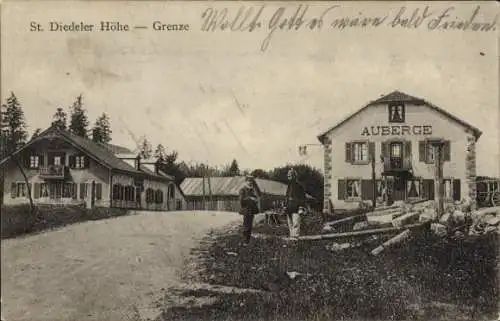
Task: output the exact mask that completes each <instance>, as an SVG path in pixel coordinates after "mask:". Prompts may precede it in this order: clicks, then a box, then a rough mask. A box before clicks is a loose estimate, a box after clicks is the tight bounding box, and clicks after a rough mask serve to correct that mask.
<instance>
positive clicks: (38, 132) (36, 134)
mask: <svg viewBox="0 0 500 321" xmlns="http://www.w3.org/2000/svg"><path fill="white" fill-rule="evenodd" d="M41 132H42V129H41V128H37V129H35V131H34V132H33V135H31V139H33V138H36V137H37V136H38V135H40V133H41Z"/></svg>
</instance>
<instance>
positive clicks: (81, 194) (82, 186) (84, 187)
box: [80, 183, 87, 200]
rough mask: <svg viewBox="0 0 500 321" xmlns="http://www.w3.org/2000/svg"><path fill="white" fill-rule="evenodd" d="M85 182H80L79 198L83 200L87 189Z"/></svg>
mask: <svg viewBox="0 0 500 321" xmlns="http://www.w3.org/2000/svg"><path fill="white" fill-rule="evenodd" d="M86 187H87V186H86V185H85V183H80V199H81V200H83V199H85V196H87V195H86V194H87V189H86Z"/></svg>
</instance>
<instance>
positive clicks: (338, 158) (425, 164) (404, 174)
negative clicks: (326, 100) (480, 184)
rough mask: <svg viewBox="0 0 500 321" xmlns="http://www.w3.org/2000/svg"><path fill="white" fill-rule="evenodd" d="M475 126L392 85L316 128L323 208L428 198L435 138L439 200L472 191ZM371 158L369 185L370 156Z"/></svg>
mask: <svg viewBox="0 0 500 321" xmlns="http://www.w3.org/2000/svg"><path fill="white" fill-rule="evenodd" d="M480 136H481V131H480V130H479V129H477V128H475V127H473V126H471V125H469V124H467V123H466V122H464V121H463V120H460V119H458V118H457V117H455V116H453V115H451V114H449V113H448V112H446V111H445V110H443V109H441V108H439V107H437V106H435V105H433V104H432V103H430V102H428V101H425V100H424V99H421V98H417V97H413V96H410V95H407V94H405V93H402V92H398V91H395V92H393V93H391V94H388V95H386V96H383V97H381V98H379V99H377V100H374V101H371V102H370V103H368V104H367V105H365V106H364V107H363V108H361V109H360V110H358V111H357V112H356V113H354V114H352V115H350V116H349V117H347V118H346V119H345V120H343V121H342V122H340V123H339V124H337V125H336V126H334V127H332V128H330V129H329V130H328V131H326V132H325V133H323V134H321V135H320V136H319V137H318V139H319V140H320V142H321V143H322V144H323V146H324V172H325V204H324V208H325V210H331V208H330V207H331V206H333V207H334V208H352V207H356V206H358V204H359V202H360V201H366V202H371V200H372V198H373V194H374V193H377V202H383V201H384V200H386V199H387V196H388V194H389V193H390V195H391V198H392V199H393V200H394V201H398V200H409V199H434V195H435V188H434V177H435V166H434V155H435V147H434V146H435V143H436V142H440V143H441V144H443V145H442V146H443V148H442V154H443V158H442V160H443V183H444V197H445V200H460V199H462V198H463V197H465V196H468V197H470V198H471V199H473V200H474V199H475V197H476V184H475V178H476V161H475V159H476V155H475V144H476V142H477V140H478V139H479V137H480ZM372 159H373V160H374V162H375V183H376V188H375V190H374V188H373V180H372V162H371V160H372Z"/></svg>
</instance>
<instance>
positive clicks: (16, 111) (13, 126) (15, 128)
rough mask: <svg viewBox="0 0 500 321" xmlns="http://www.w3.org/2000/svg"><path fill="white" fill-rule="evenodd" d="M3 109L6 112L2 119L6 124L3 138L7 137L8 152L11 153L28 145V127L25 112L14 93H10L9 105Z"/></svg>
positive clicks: (6, 147)
mask: <svg viewBox="0 0 500 321" xmlns="http://www.w3.org/2000/svg"><path fill="white" fill-rule="evenodd" d="M2 107H3V109H4V110H5V115H4V118H3V119H2V121H3V123H4V124H5V133H4V134H3V136H5V138H4V139H5V145H6V146H5V149H6V152H7V153H9V152H13V151H14V150H16V149H18V148H20V147H21V146H23V145H24V144H25V143H26V140H27V138H28V132H27V131H26V128H27V125H26V119H25V118H24V111H23V109H22V107H21V104H20V102H19V100H18V99H17V97H16V95H15V94H14V93H13V92H11V93H10V97H9V98H7V103H6V104H4V105H3V106H2Z"/></svg>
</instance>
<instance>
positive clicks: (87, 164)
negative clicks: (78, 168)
mask: <svg viewBox="0 0 500 321" xmlns="http://www.w3.org/2000/svg"><path fill="white" fill-rule="evenodd" d="M83 166H84V167H85V168H88V167H89V166H90V159H89V158H88V156H87V155H84V156H83Z"/></svg>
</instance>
